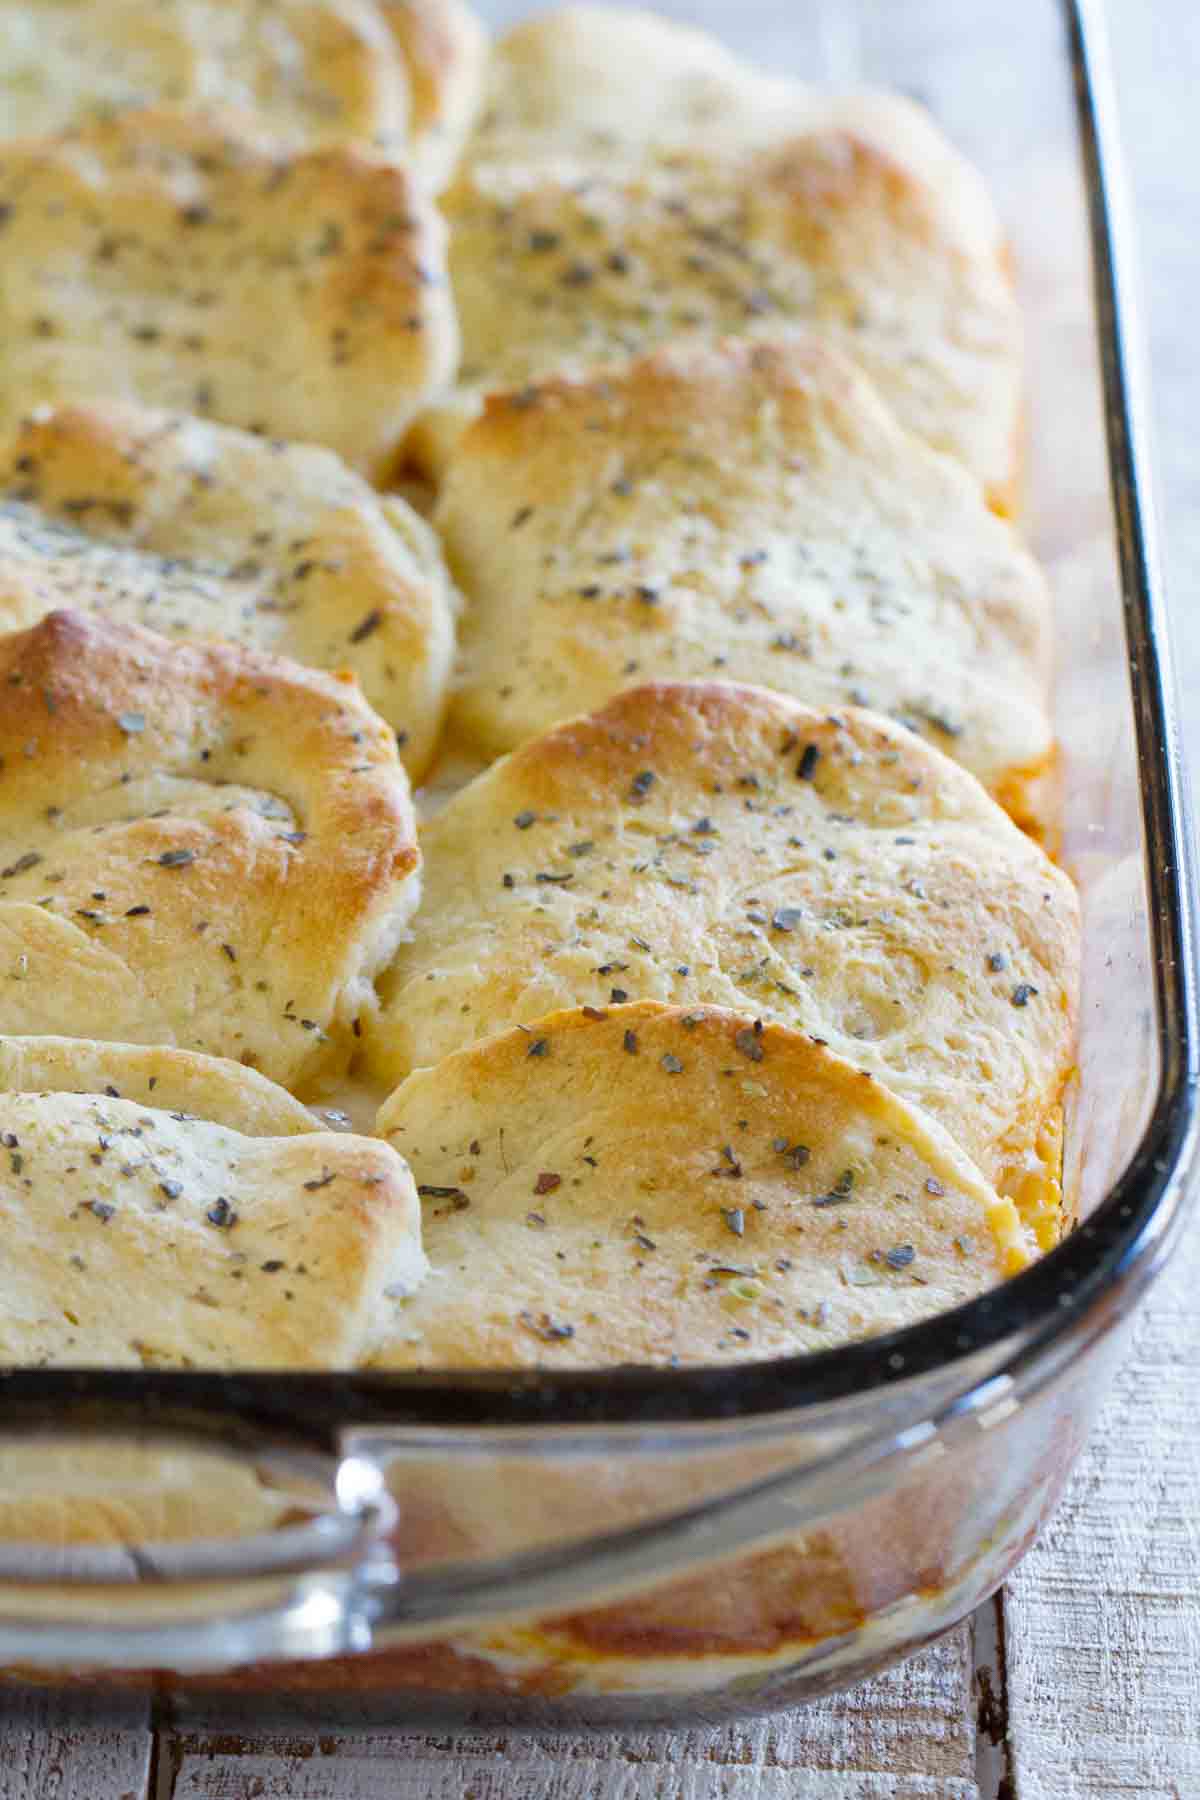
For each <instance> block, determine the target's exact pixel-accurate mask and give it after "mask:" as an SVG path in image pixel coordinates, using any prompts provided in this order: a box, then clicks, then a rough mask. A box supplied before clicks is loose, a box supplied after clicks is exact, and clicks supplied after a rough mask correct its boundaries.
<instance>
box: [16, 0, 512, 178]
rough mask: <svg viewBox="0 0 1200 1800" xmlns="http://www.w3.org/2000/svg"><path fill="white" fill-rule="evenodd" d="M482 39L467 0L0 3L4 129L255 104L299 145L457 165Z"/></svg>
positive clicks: (427, 167) (283, 136)
mask: <svg viewBox="0 0 1200 1800" xmlns="http://www.w3.org/2000/svg"><path fill="white" fill-rule="evenodd" d="M485 49H486V40H485V36H484V32H483V27H482V25H481V24H480V22H479V20H478V19H477V18H476V17H475V15H474V13H472V12H471V11H470V10H469V8H468V7H466V6H465V5H462V4H460V0H379V4H376V0H272V4H271V8H270V17H269V20H267V19H265V18H264V14H263V9H262V7H261V5H256V4H254V3H253V0H157V3H156V5H155V7H154V18H153V25H152V26H149V25H148V22H147V18H146V7H145V4H144V0H104V3H103V5H99V6H87V5H85V6H75V7H71V8H69V9H68V8H64V7H62V6H56V5H51V4H48V3H47V0H2V3H0V136H2V137H20V136H27V135H29V136H31V135H34V134H37V133H41V132H46V131H61V130H64V129H66V128H67V127H69V126H72V125H77V124H79V123H81V122H82V121H85V120H91V119H95V118H98V117H105V116H107V115H110V114H112V113H113V112H115V111H118V110H120V109H125V108H130V107H144V106H147V105H156V104H161V103H163V102H170V103H171V104H173V105H179V106H189V107H202V108H203V107H210V106H213V105H221V106H233V107H238V108H240V109H244V110H245V111H247V112H253V113H254V114H255V115H256V116H257V117H258V118H259V119H260V120H261V122H262V125H263V128H264V129H265V130H268V131H270V133H271V134H272V136H273V137H276V138H278V139H279V140H280V141H281V142H283V143H287V144H290V145H292V146H295V147H313V146H324V145H329V144H342V143H355V142H357V143H364V144H370V145H373V146H374V147H376V148H378V149H380V150H382V151H384V152H386V153H387V154H388V155H401V156H404V155H407V156H409V157H410V158H411V159H412V160H413V162H414V164H415V166H416V167H417V169H418V170H419V171H420V173H421V175H422V176H423V178H424V179H426V180H427V181H429V182H430V183H433V184H436V183H439V182H441V181H443V180H444V179H445V177H446V176H447V174H448V173H449V170H450V167H451V165H452V163H453V160H454V157H455V155H456V154H457V151H458V149H459V148H460V147H461V144H462V141H463V138H464V137H465V135H466V132H467V129H468V127H469V125H470V122H471V118H472V116H473V114H474V111H475V107H476V105H477V103H478V100H479V92H480V84H481V80H482V75H483V63H484V54H485Z"/></svg>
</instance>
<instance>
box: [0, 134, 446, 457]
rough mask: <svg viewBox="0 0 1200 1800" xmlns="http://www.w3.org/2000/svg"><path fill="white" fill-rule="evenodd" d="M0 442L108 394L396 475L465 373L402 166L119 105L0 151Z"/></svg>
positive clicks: (431, 219)
mask: <svg viewBox="0 0 1200 1800" xmlns="http://www.w3.org/2000/svg"><path fill="white" fill-rule="evenodd" d="M0 220H2V221H3V257H2V259H0V301H2V303H3V306H4V312H5V317H6V319H7V321H8V324H7V328H6V331H5V334H4V342H3V347H2V352H0V429H2V430H4V431H6V432H8V431H11V430H12V429H13V428H14V426H15V425H16V423H17V422H18V420H19V419H21V418H22V417H24V416H25V415H26V414H27V413H29V412H30V411H32V410H33V408H34V407H36V406H37V405H39V404H41V403H45V402H50V403H57V402H60V401H63V400H90V399H95V398H97V397H101V396H104V397H107V398H110V399H116V400H136V401H139V402H141V403H143V404H146V405H154V406H163V407H167V408H169V409H171V410H173V411H179V412H191V413H198V414H203V415H206V416H211V417H213V418H215V419H219V420H221V421H222V422H224V423H225V424H229V425H239V426H242V427H244V428H246V429H250V430H254V431H258V432H262V433H265V434H266V435H268V436H272V437H282V438H288V439H294V440H299V441H312V442H316V443H322V444H326V445H328V446H329V447H330V448H331V449H333V450H336V451H337V452H338V453H339V454H340V455H341V456H343V457H344V458H345V459H346V461H347V462H349V463H351V464H352V465H353V466H354V467H356V468H360V469H364V470H367V471H370V470H371V469H374V468H375V467H377V466H378V465H380V464H381V463H382V462H384V461H386V460H387V459H388V458H389V456H390V455H391V453H392V451H393V450H394V448H395V445H396V444H397V442H398V441H399V439H400V437H401V435H402V434H403V432H404V430H405V429H406V427H407V425H408V424H409V422H410V420H411V419H412V417H413V414H414V413H415V412H416V410H417V408H418V407H419V406H420V405H421V403H422V402H423V401H424V400H426V399H427V398H428V397H429V395H430V394H431V393H432V392H434V391H435V390H436V389H437V388H439V387H440V386H441V385H442V383H444V382H445V381H446V380H447V379H448V377H449V375H450V374H451V371H452V369H453V366H454V359H455V354H456V344H457V336H456V329H455V322H454V312H453V305H452V302H451V299H450V294H449V290H448V287H447V285H446V282H445V278H444V268H443V243H444V230H443V227H442V224H441V221H440V219H439V217H438V214H437V212H436V209H435V208H434V206H433V204H432V202H431V201H429V200H428V199H427V198H426V197H424V195H423V194H422V193H421V191H420V189H419V187H418V184H417V183H416V182H415V180H414V178H413V177H412V175H411V174H409V173H408V172H406V170H405V169H404V168H403V167H402V166H401V165H399V164H397V163H389V162H385V161H383V160H380V159H376V158H373V157H371V156H369V155H366V154H362V153H360V152H358V151H357V150H355V149H353V148H348V147H342V146H339V147H334V148H330V149H325V150H313V151H307V152H294V153H293V152H290V151H287V150H284V149H282V148H280V147H279V146H278V145H276V144H274V143H273V142H272V141H271V140H270V139H269V138H268V137H267V136H266V135H264V134H263V133H262V132H261V130H260V129H259V128H258V127H257V126H256V125H255V124H253V123H252V122H251V121H248V120H246V119H239V118H236V117H234V116H233V115H228V116H219V115H216V114H212V115H199V114H187V113H177V112H172V111H171V110H170V109H167V108H148V109H146V110H145V111H133V112H123V113H120V114H118V115H116V116H115V117H113V118H106V119H103V120H99V121H96V122H94V123H90V124H87V125H84V126H81V127H80V128H79V129H78V130H77V131H75V132H64V133H62V134H60V135H59V136H56V137H45V138H24V139H19V140H16V141H14V142H12V143H9V144H5V145H3V146H0Z"/></svg>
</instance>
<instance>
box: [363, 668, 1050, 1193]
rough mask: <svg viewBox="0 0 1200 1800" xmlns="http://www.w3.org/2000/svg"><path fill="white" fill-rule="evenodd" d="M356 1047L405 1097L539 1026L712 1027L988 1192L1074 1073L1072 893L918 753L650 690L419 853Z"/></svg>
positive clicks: (482, 801)
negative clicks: (716, 1016)
mask: <svg viewBox="0 0 1200 1800" xmlns="http://www.w3.org/2000/svg"><path fill="white" fill-rule="evenodd" d="M422 849H423V852H424V856H425V869H426V874H425V892H424V900H423V904H422V907H421V910H420V911H419V913H418V914H417V917H416V919H415V920H414V924H413V930H412V939H411V942H408V943H406V944H404V945H402V946H401V949H400V951H399V954H398V955H397V957H396V960H395V961H394V963H393V964H392V965H391V967H390V968H389V970H388V971H387V973H386V975H385V977H384V979H383V982H382V992H383V997H384V1004H383V1007H382V1010H381V1013H380V1015H379V1016H378V1018H377V1019H375V1020H374V1021H373V1023H372V1026H371V1037H372V1053H373V1056H374V1059H375V1062H376V1065H377V1067H378V1068H379V1070H380V1072H381V1073H382V1074H384V1075H385V1076H388V1077H390V1078H391V1079H393V1080H398V1079H400V1077H401V1076H402V1075H404V1074H405V1073H406V1072H407V1071H408V1070H409V1069H411V1068H414V1067H418V1068H419V1067H422V1066H425V1065H429V1064H433V1063H436V1062H438V1061H439V1060H440V1059H441V1058H442V1057H443V1056H446V1055H447V1054H449V1053H450V1052H451V1051H454V1050H457V1049H459V1048H460V1047H461V1046H462V1045H464V1044H466V1043H469V1042H471V1040H472V1039H474V1038H478V1037H481V1036H484V1035H486V1034H487V1033H489V1032H491V1031H495V1030H497V1029H500V1028H502V1027H504V1026H509V1025H512V1024H515V1023H517V1022H523V1023H527V1022H529V1021H532V1020H534V1019H536V1018H538V1017H539V1016H541V1015H542V1014H544V1013H546V1012H549V1011H551V1010H553V1009H555V1008H557V1007H564V1006H573V1005H590V1006H593V1007H603V1006H607V1005H610V1004H620V1003H621V1002H623V1001H625V1000H640V999H656V1000H661V1001H669V1002H672V1003H673V1004H676V1005H681V1006H687V1005H692V1004H710V1005H720V1006H727V1007H731V1008H734V1009H737V1010H742V1011H749V1012H752V1013H753V1014H754V1015H755V1016H760V1017H763V1018H770V1019H777V1020H780V1021H782V1022H784V1023H787V1024H789V1025H792V1026H795V1027H797V1028H799V1029H800V1030H802V1031H804V1032H807V1033H811V1034H813V1035H815V1036H817V1037H819V1038H820V1039H821V1040H822V1041H824V1042H826V1043H828V1044H829V1045H830V1047H831V1048H832V1049H833V1050H835V1051H836V1052H837V1053H838V1054H839V1055H840V1056H843V1057H845V1058H846V1059H847V1060H848V1061H850V1062H853V1063H855V1064H856V1065H857V1066H859V1067H861V1068H865V1069H869V1070H870V1071H871V1072H872V1073H873V1074H874V1075H875V1076H876V1077H878V1078H879V1079H880V1080H882V1081H885V1082H886V1083H887V1084H888V1085H889V1086H890V1087H892V1088H893V1089H894V1090H895V1091H896V1093H897V1094H899V1095H901V1096H902V1097H903V1098H905V1099H906V1100H908V1101H910V1102H912V1103H914V1104H916V1105H919V1106H921V1107H924V1108H926V1109H927V1110H928V1111H930V1112H931V1113H933V1114H934V1116H935V1117H937V1118H938V1119H940V1121H941V1123H942V1124H943V1125H944V1126H945V1128H946V1129H947V1131H949V1132H950V1133H951V1135H952V1136H954V1137H955V1138H956V1139H957V1141H958V1142H959V1143H960V1144H962V1145H963V1147H964V1148H965V1149H966V1150H967V1152H968V1153H969V1154H970V1155H971V1156H972V1157H973V1158H974V1159H975V1160H976V1161H977V1162H978V1164H979V1166H980V1168H981V1170H982V1171H983V1172H984V1174H985V1175H986V1177H987V1178H988V1179H989V1180H991V1181H993V1182H995V1183H996V1184H997V1185H998V1186H1001V1187H1004V1186H1005V1177H1006V1174H1007V1173H1008V1172H1009V1171H1013V1172H1015V1173H1016V1174H1017V1175H1018V1177H1019V1176H1021V1175H1023V1174H1024V1172H1025V1171H1026V1170H1027V1169H1028V1168H1029V1167H1030V1166H1031V1157H1032V1155H1033V1151H1034V1145H1035V1141H1036V1138H1037V1136H1038V1132H1039V1129H1040V1127H1041V1125H1042V1121H1043V1118H1044V1116H1045V1113H1046V1111H1047V1109H1048V1108H1050V1107H1052V1106H1056V1105H1057V1104H1058V1101H1059V1098H1060V1095H1061V1090H1062V1086H1063V1082H1064V1080H1065V1078H1066V1074H1067V1070H1068V1067H1069V1065H1070V1062H1071V1058H1072V1055H1073V1044H1074V1034H1075V995H1076V990H1077V986H1078V943H1079V918H1078V902H1077V898H1076V894H1075V890H1074V888H1073V886H1072V884H1071V883H1070V881H1069V880H1068V879H1067V877H1066V876H1065V875H1063V874H1062V872H1061V871H1060V870H1058V869H1056V868H1055V867H1054V865H1053V864H1052V863H1051V862H1050V861H1049V859H1048V858H1047V857H1046V856H1045V854H1044V853H1043V852H1042V851H1041V850H1040V849H1039V847H1038V846H1037V845H1036V844H1034V843H1033V842H1032V841H1031V840H1030V839H1029V838H1028V837H1027V836H1026V835H1025V834H1024V833H1023V832H1021V831H1019V830H1018V829H1017V827H1016V826H1014V825H1013V824H1012V823H1011V821H1010V820H1009V819H1007V818H1006V817H1005V815H1004V814H1003V813H1002V812H1001V811H1000V809H999V807H997V806H996V805H995V804H994V803H993V802H992V801H990V800H989V799H988V798H987V796H986V795H985V794H984V793H983V791H982V790H981V789H980V787H979V785H978V784H977V783H976V782H975V781H974V780H973V779H972V777H971V776H970V775H968V774H967V773H966V772H965V771H964V770H962V769H959V768H957V767H956V766H955V765H954V764H953V763H951V762H949V761H948V759H947V758H945V757H943V756H941V755H940V754H939V753H938V752H937V751H936V750H934V749H932V748H931V747H930V746H928V745H926V744H923V743H922V742H920V740H919V739H917V738H915V737H914V736H913V735H912V734H911V733H910V732H907V731H905V730H904V729H902V728H901V727H897V726H893V725H891V724H889V723H888V722H887V721H885V720H883V719H880V718H879V717H877V716H875V715H872V714H869V713H864V712H861V711H857V710H855V709H853V708H847V709H845V710H844V711H842V712H839V713H836V714H823V713H817V712H814V711H813V710H812V709H810V708H808V707H804V706H800V705H797V704H796V703H795V702H794V701H791V700H788V699H785V698H784V697H783V696H781V695H776V694H769V693H766V692H764V691H763V690H762V689H758V688H748V687H736V686H733V685H732V684H719V683H705V684H701V683H691V684H688V683H680V684H677V685H669V684H660V685H657V686H648V687H641V688H635V689H631V690H629V691H627V692H626V693H623V694H621V695H619V696H618V697H617V698H616V699H615V700H612V701H610V702H609V704H608V705H607V706H606V707H604V708H603V709H602V710H601V711H600V712H598V713H594V714H592V715H590V716H589V717H585V718H580V719H575V720H572V721H570V722H569V723H567V724H565V725H561V726H559V727H558V728H557V730H555V731H552V732H550V733H548V734H547V735H546V736H544V737H540V738H535V739H533V740H532V741H531V742H529V743H527V744H524V745H522V746H521V748H520V749H518V750H515V751H514V752H513V753H512V755H510V756H508V757H506V758H504V760H503V761H501V762H499V763H497V764H496V765H495V766H494V767H493V768H492V769H490V770H489V771H488V772H487V773H486V774H484V775H481V776H479V777H478V778H477V779H476V780H475V781H474V782H472V783H471V784H470V785H469V786H467V787H466V788H464V789H463V790H462V791H461V792H460V793H459V794H458V795H457V796H456V797H455V798H454V799H453V800H452V801H451V802H450V803H449V805H448V806H447V807H446V808H445V809H444V810H443V811H442V812H440V813H439V814H438V815H437V816H436V817H435V818H434V819H433V820H431V821H430V823H429V824H428V825H426V826H425V828H424V830H423V832H422Z"/></svg>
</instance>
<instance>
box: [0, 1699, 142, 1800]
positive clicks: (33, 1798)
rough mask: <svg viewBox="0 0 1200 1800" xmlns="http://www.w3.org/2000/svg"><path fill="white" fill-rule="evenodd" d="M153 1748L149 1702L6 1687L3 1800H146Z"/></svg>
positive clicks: (0, 1737)
mask: <svg viewBox="0 0 1200 1800" xmlns="http://www.w3.org/2000/svg"><path fill="white" fill-rule="evenodd" d="M152 1749H153V1736H152V1734H151V1732H150V1729H149V1707H148V1704H147V1703H146V1702H145V1701H144V1700H140V1699H131V1700H129V1701H128V1702H118V1703H116V1704H105V1703H103V1702H101V1701H99V1700H97V1699H95V1698H89V1697H88V1696H87V1695H84V1694H79V1693H76V1694H71V1695H66V1694H56V1693H51V1692H45V1693H31V1692H27V1691H25V1690H21V1691H19V1692H17V1691H14V1692H11V1693H6V1692H4V1691H3V1690H0V1800H143V1796H144V1795H146V1794H147V1792H148V1789H149V1783H150V1768H151V1753H152Z"/></svg>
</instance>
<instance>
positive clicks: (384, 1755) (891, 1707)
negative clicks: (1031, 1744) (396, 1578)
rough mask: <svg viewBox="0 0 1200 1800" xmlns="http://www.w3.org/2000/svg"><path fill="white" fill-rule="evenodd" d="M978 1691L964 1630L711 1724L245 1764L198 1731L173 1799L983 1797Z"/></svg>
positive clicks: (348, 1745)
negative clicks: (849, 1678) (874, 1674)
mask: <svg viewBox="0 0 1200 1800" xmlns="http://www.w3.org/2000/svg"><path fill="white" fill-rule="evenodd" d="M970 1693H971V1644H970V1632H969V1629H968V1628H966V1627H963V1628H962V1629H960V1630H958V1631H956V1632H953V1633H951V1635H950V1636H949V1637H947V1638H945V1639H943V1640H942V1642H941V1643H939V1644H934V1645H932V1646H931V1647H930V1648H929V1649H928V1650H926V1651H924V1652H923V1653H922V1654H921V1655H920V1656H916V1657H913V1658H912V1660H911V1661H910V1662H908V1663H906V1664H905V1665H904V1666H903V1667H902V1668H899V1669H893V1670H891V1671H890V1672H889V1673H888V1674H886V1675H882V1676H879V1677H878V1678H877V1679H876V1680H874V1681H869V1682H866V1683H864V1684H863V1686H861V1687H859V1688H856V1689H854V1690H852V1691H851V1692H850V1693H846V1694H834V1695H831V1696H830V1697H829V1698H828V1699H825V1700H820V1701H815V1702H813V1703H812V1704H811V1705H810V1706H806V1707H803V1708H801V1709H800V1710H798V1711H795V1712H790V1713H781V1714H779V1715H777V1716H775V1717H772V1718H766V1719H752V1720H747V1721H746V1722H744V1723H739V1724H734V1725H726V1726H721V1727H719V1728H714V1729H711V1730H700V1729H693V1730H688V1731H637V1732H620V1731H612V1732H596V1733H582V1734H576V1733H565V1732H564V1733H557V1734H552V1735H540V1736H535V1735H524V1734H519V1733H512V1734H508V1733H504V1734H495V1733H487V1734H483V1733H470V1732H456V1733H453V1734H439V1735H437V1736H431V1735H425V1734H421V1733H396V1734H391V1733H377V1734H374V1735H372V1736H370V1737H365V1738H364V1737H349V1736H347V1737H339V1736H332V1735H324V1736H322V1738H321V1739H320V1747H319V1753H318V1751H317V1745H316V1744H315V1743H314V1742H313V1741H312V1740H309V1741H307V1742H306V1741H304V1740H302V1739H295V1738H290V1739H282V1738H278V1739H274V1740H271V1739H264V1740H259V1741H247V1742H246V1744H245V1745H244V1746H243V1748H242V1751H241V1752H240V1753H239V1754H237V1755H232V1756H231V1755H230V1754H229V1752H228V1745H227V1741H226V1740H224V1739H222V1738H206V1737H204V1736H202V1735H197V1736H195V1737H190V1738H188V1737H185V1738H182V1739H180V1740H179V1741H178V1742H177V1743H176V1744H174V1745H172V1746H170V1747H169V1750H168V1752H167V1754H166V1755H165V1757H164V1761H169V1762H171V1763H172V1764H173V1766H175V1767H176V1768H177V1769H178V1776H177V1779H176V1783H175V1787H174V1790H173V1800H233V1797H234V1796H237V1797H238V1800H241V1796H242V1795H243V1794H245V1795H249V1794H252V1793H253V1794H261V1796H262V1800H274V1797H275V1796H282V1795H294V1796H295V1800H382V1796H384V1795H386V1796H388V1800H393V1797H394V1800H410V1797H411V1800H417V1797H418V1796H420V1797H422V1800H424V1797H425V1796H428V1800H450V1796H454V1797H455V1800H461V1797H462V1796H464V1795H466V1794H468V1793H472V1794H474V1796H475V1800H543V1797H544V1800H585V1797H586V1800H716V1796H718V1795H721V1796H723V1795H725V1794H735V1795H736V1796H738V1800H741V1796H743V1795H745V1796H747V1797H750V1796H753V1797H754V1800H785V1796H786V1797H787V1800H792V1797H793V1796H796V1797H797V1800H808V1796H810V1795H811V1796H817V1795H821V1796H824V1795H828V1796H830V1800H909V1797H910V1800H978V1789H977V1787H976V1784H975V1778H974V1769H975V1727H974V1715H973V1709H972V1707H971V1705H970ZM239 1781H240V1782H241V1783H242V1785H241V1786H239V1785H238V1783H239ZM255 1781H256V1782H261V1783H263V1784H264V1785H263V1786H262V1787H261V1788H255V1787H253V1786H252V1785H251V1784H252V1782H255Z"/></svg>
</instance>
